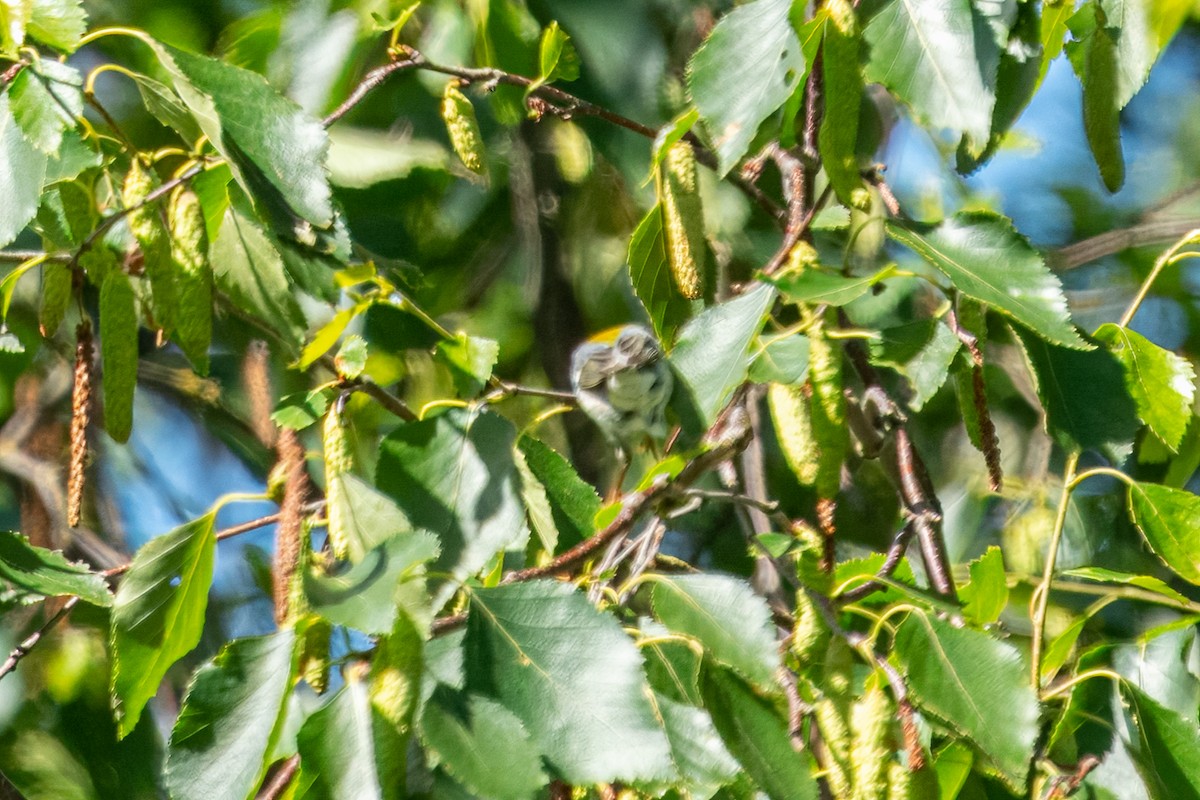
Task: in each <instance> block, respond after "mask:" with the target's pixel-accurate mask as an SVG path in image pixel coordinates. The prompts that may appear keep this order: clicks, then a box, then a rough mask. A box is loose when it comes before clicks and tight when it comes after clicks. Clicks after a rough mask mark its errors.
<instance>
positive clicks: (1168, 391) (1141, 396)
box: [1094, 322, 1196, 451]
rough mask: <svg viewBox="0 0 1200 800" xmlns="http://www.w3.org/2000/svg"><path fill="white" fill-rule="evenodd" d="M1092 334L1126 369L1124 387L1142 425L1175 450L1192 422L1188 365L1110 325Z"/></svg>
mask: <svg viewBox="0 0 1200 800" xmlns="http://www.w3.org/2000/svg"><path fill="white" fill-rule="evenodd" d="M1094 335H1095V337H1096V339H1098V340H1099V341H1101V342H1103V343H1104V344H1106V345H1107V346H1108V349H1109V350H1110V351H1111V352H1112V353H1113V354H1114V355H1115V356H1116V357H1117V360H1118V361H1120V362H1121V366H1122V367H1124V368H1125V388H1126V389H1127V390H1128V391H1129V395H1130V396H1131V397H1132V398H1133V401H1134V402H1135V403H1136V404H1137V409H1138V416H1139V417H1141V419H1142V422H1145V423H1146V424H1147V425H1148V426H1150V430H1152V431H1154V433H1155V435H1157V436H1158V438H1159V439H1161V440H1162V441H1163V443H1164V444H1166V445H1167V447H1169V448H1171V450H1172V451H1176V450H1177V449H1178V448H1179V443H1180V441H1181V440H1182V439H1183V434H1184V432H1186V431H1187V427H1188V424H1189V423H1191V421H1192V401H1193V400H1194V399H1195V396H1196V384H1195V380H1196V373H1195V371H1194V370H1193V369H1192V365H1191V363H1190V362H1189V361H1187V360H1186V359H1184V358H1181V357H1180V356H1177V355H1175V354H1174V353H1172V352H1170V351H1169V350H1164V349H1163V348H1161V347H1159V346H1158V345H1156V344H1154V342H1151V341H1150V340H1149V339H1147V338H1146V337H1144V336H1142V335H1141V334H1140V333H1137V332H1136V331H1133V330H1130V329H1129V328H1123V327H1121V326H1119V325H1114V324H1113V323H1111V322H1108V323H1105V324H1104V325H1101V326H1100V327H1099V328H1097V329H1096V333H1095V334H1094Z"/></svg>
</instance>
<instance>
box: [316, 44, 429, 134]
mask: <svg viewBox="0 0 1200 800" xmlns="http://www.w3.org/2000/svg"><path fill="white" fill-rule="evenodd" d="M415 66H417V62H416V61H415V60H413V59H411V58H406V59H403V60H399V61H393V62H391V63H390V64H384V65H383V66H382V67H376V68H375V69H373V70H371V71H370V72H368V73H367V74H366V76H365V77H364V78H363V79H362V80H361V81H359V83H358V85H357V86H355V87H354V91H352V92H350V96H349V97H347V98H346V99H345V101H344V102H343V103H342V104H341V105H340V106H338V107H337V108H335V109H334V110H333V111H332V112H330V114H329V116H327V117H325V119H323V120H321V124H322V125H324V126H325V127H326V128H328V127H329V126H330V125H332V124H333V123H335V122H337V121H338V120H339V119H341V118H342V117H344V116H346V114H348V113H349V112H350V110H351V109H352V108H354V107H355V106H356V105H358V104H359V103H361V102H362V101H363V99H364V98H365V97H366V96H367V95H368V94H370V93H371V92H372V91H374V90H375V89H376V88H378V87H379V86H380V85H381V84H383V82H384V81H386V80H387V79H388V78H389V77H390V76H392V75H394V74H396V73H397V72H402V71H403V70H407V69H412V68H413V67H415Z"/></svg>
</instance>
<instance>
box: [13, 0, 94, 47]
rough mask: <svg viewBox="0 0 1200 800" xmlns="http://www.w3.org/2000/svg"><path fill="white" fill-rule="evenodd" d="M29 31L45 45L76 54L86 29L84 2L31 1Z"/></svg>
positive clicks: (75, 0) (72, 0) (81, 0)
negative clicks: (75, 51)
mask: <svg viewBox="0 0 1200 800" xmlns="http://www.w3.org/2000/svg"><path fill="white" fill-rule="evenodd" d="M29 5H30V15H29V25H28V29H27V32H28V33H29V35H30V36H32V37H33V38H35V39H37V40H38V41H39V42H41V43H42V44H47V45H49V46H51V47H54V48H57V49H59V50H63V51H65V52H67V53H70V52H73V51H74V50H75V48H76V47H78V46H79V40H80V39H81V38H82V37H83V31H84V29H85V28H86V27H87V14H86V13H85V12H84V10H83V0H31V2H30V4H29Z"/></svg>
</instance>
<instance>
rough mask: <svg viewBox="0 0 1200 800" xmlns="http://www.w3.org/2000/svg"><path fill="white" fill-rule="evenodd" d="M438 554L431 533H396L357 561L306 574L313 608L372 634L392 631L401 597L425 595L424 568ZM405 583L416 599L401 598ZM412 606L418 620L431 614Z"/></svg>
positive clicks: (305, 585) (411, 608) (334, 619)
mask: <svg viewBox="0 0 1200 800" xmlns="http://www.w3.org/2000/svg"><path fill="white" fill-rule="evenodd" d="M437 554H438V545H437V539H436V538H435V537H434V535H433V534H432V533H429V532H428V531H412V532H411V533H406V534H403V535H399V536H393V537H391V538H390V539H388V540H387V541H386V542H384V543H383V544H381V545H379V546H378V547H376V548H375V549H374V550H371V551H370V552H368V553H367V554H366V555H365V556H364V557H363V558H362V560H360V561H358V562H357V563H354V564H345V565H339V566H335V567H334V568H332V569H331V570H328V571H326V570H321V569H318V568H313V569H310V570H309V571H308V572H306V573H305V575H304V594H305V596H306V597H307V598H308V601H309V603H310V604H311V605H312V610H313V611H314V612H316V613H317V614H320V615H321V616H322V617H324V618H325V619H327V620H329V621H330V622H332V623H334V624H335V625H345V626H346V627H348V628H354V629H355V630H358V631H362V632H363V633H369V634H382V633H388V632H389V631H391V630H392V627H393V625H394V624H395V619H396V608H397V602H398V601H399V600H405V599H415V598H413V597H412V596H413V595H415V594H417V593H419V594H420V596H421V598H422V599H424V598H425V584H424V580H423V578H424V569H423V567H424V564H425V562H427V561H431V560H433V559H434V558H436V557H437ZM402 587H403V590H408V591H404V594H405V595H409V596H410V597H408V598H405V597H401V596H399V593H400V592H401V591H402ZM413 589H415V590H416V591H413ZM406 605H407V604H406ZM407 610H408V612H409V614H410V616H412V617H414V618H416V619H418V620H419V619H420V618H421V617H426V618H427V617H428V616H429V613H430V612H429V611H428V610H427V609H425V610H423V609H421V608H419V607H409V608H407ZM424 622H425V623H426V624H427V623H428V619H425V620H424Z"/></svg>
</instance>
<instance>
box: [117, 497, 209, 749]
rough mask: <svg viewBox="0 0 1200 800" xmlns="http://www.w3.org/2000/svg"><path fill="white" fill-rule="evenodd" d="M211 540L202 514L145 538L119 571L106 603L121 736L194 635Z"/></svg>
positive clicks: (204, 599) (204, 598) (200, 624)
mask: <svg viewBox="0 0 1200 800" xmlns="http://www.w3.org/2000/svg"><path fill="white" fill-rule="evenodd" d="M216 545H217V540H216V536H215V535H214V532H213V515H212V514H206V515H204V516H203V517H200V518H199V519H195V520H193V521H191V522H189V523H187V524H186V525H182V526H180V527H178V528H176V529H175V530H173V531H171V532H170V533H164V534H163V535H162V536H159V537H157V538H154V539H151V540H150V541H149V542H148V543H146V544H145V545H144V546H143V547H142V548H141V549H140V550H138V551H137V554H136V555H135V556H134V557H133V564H132V566H130V568H129V572H127V573H126V574H125V577H124V578H122V579H121V586H120V588H118V589H117V597H116V600H115V601H114V603H113V611H112V658H113V668H112V694H113V707H114V709H115V711H116V715H117V721H118V723H119V731H120V735H121V736H122V737H124V736H127V735H128V734H129V733H130V731H132V730H133V728H134V726H135V725H137V721H138V718H139V717H140V716H141V714H142V709H143V708H144V707H145V705H146V702H147V701H148V700H149V699H150V698H151V697H153V696H154V695H155V693H156V692H157V691H158V685H159V683H161V682H162V679H163V676H164V675H166V674H167V669H168V668H169V667H170V666H171V665H172V664H174V663H175V662H176V661H178V660H179V659H180V658H182V657H183V656H184V655H186V654H187V653H189V652H191V650H192V648H193V647H195V646H196V645H197V644H198V643H199V642H200V633H201V631H203V629H204V611H205V609H206V608H207V606H208V588H209V585H210V584H211V583H212V573H213V555H214V553H215V552H216Z"/></svg>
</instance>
